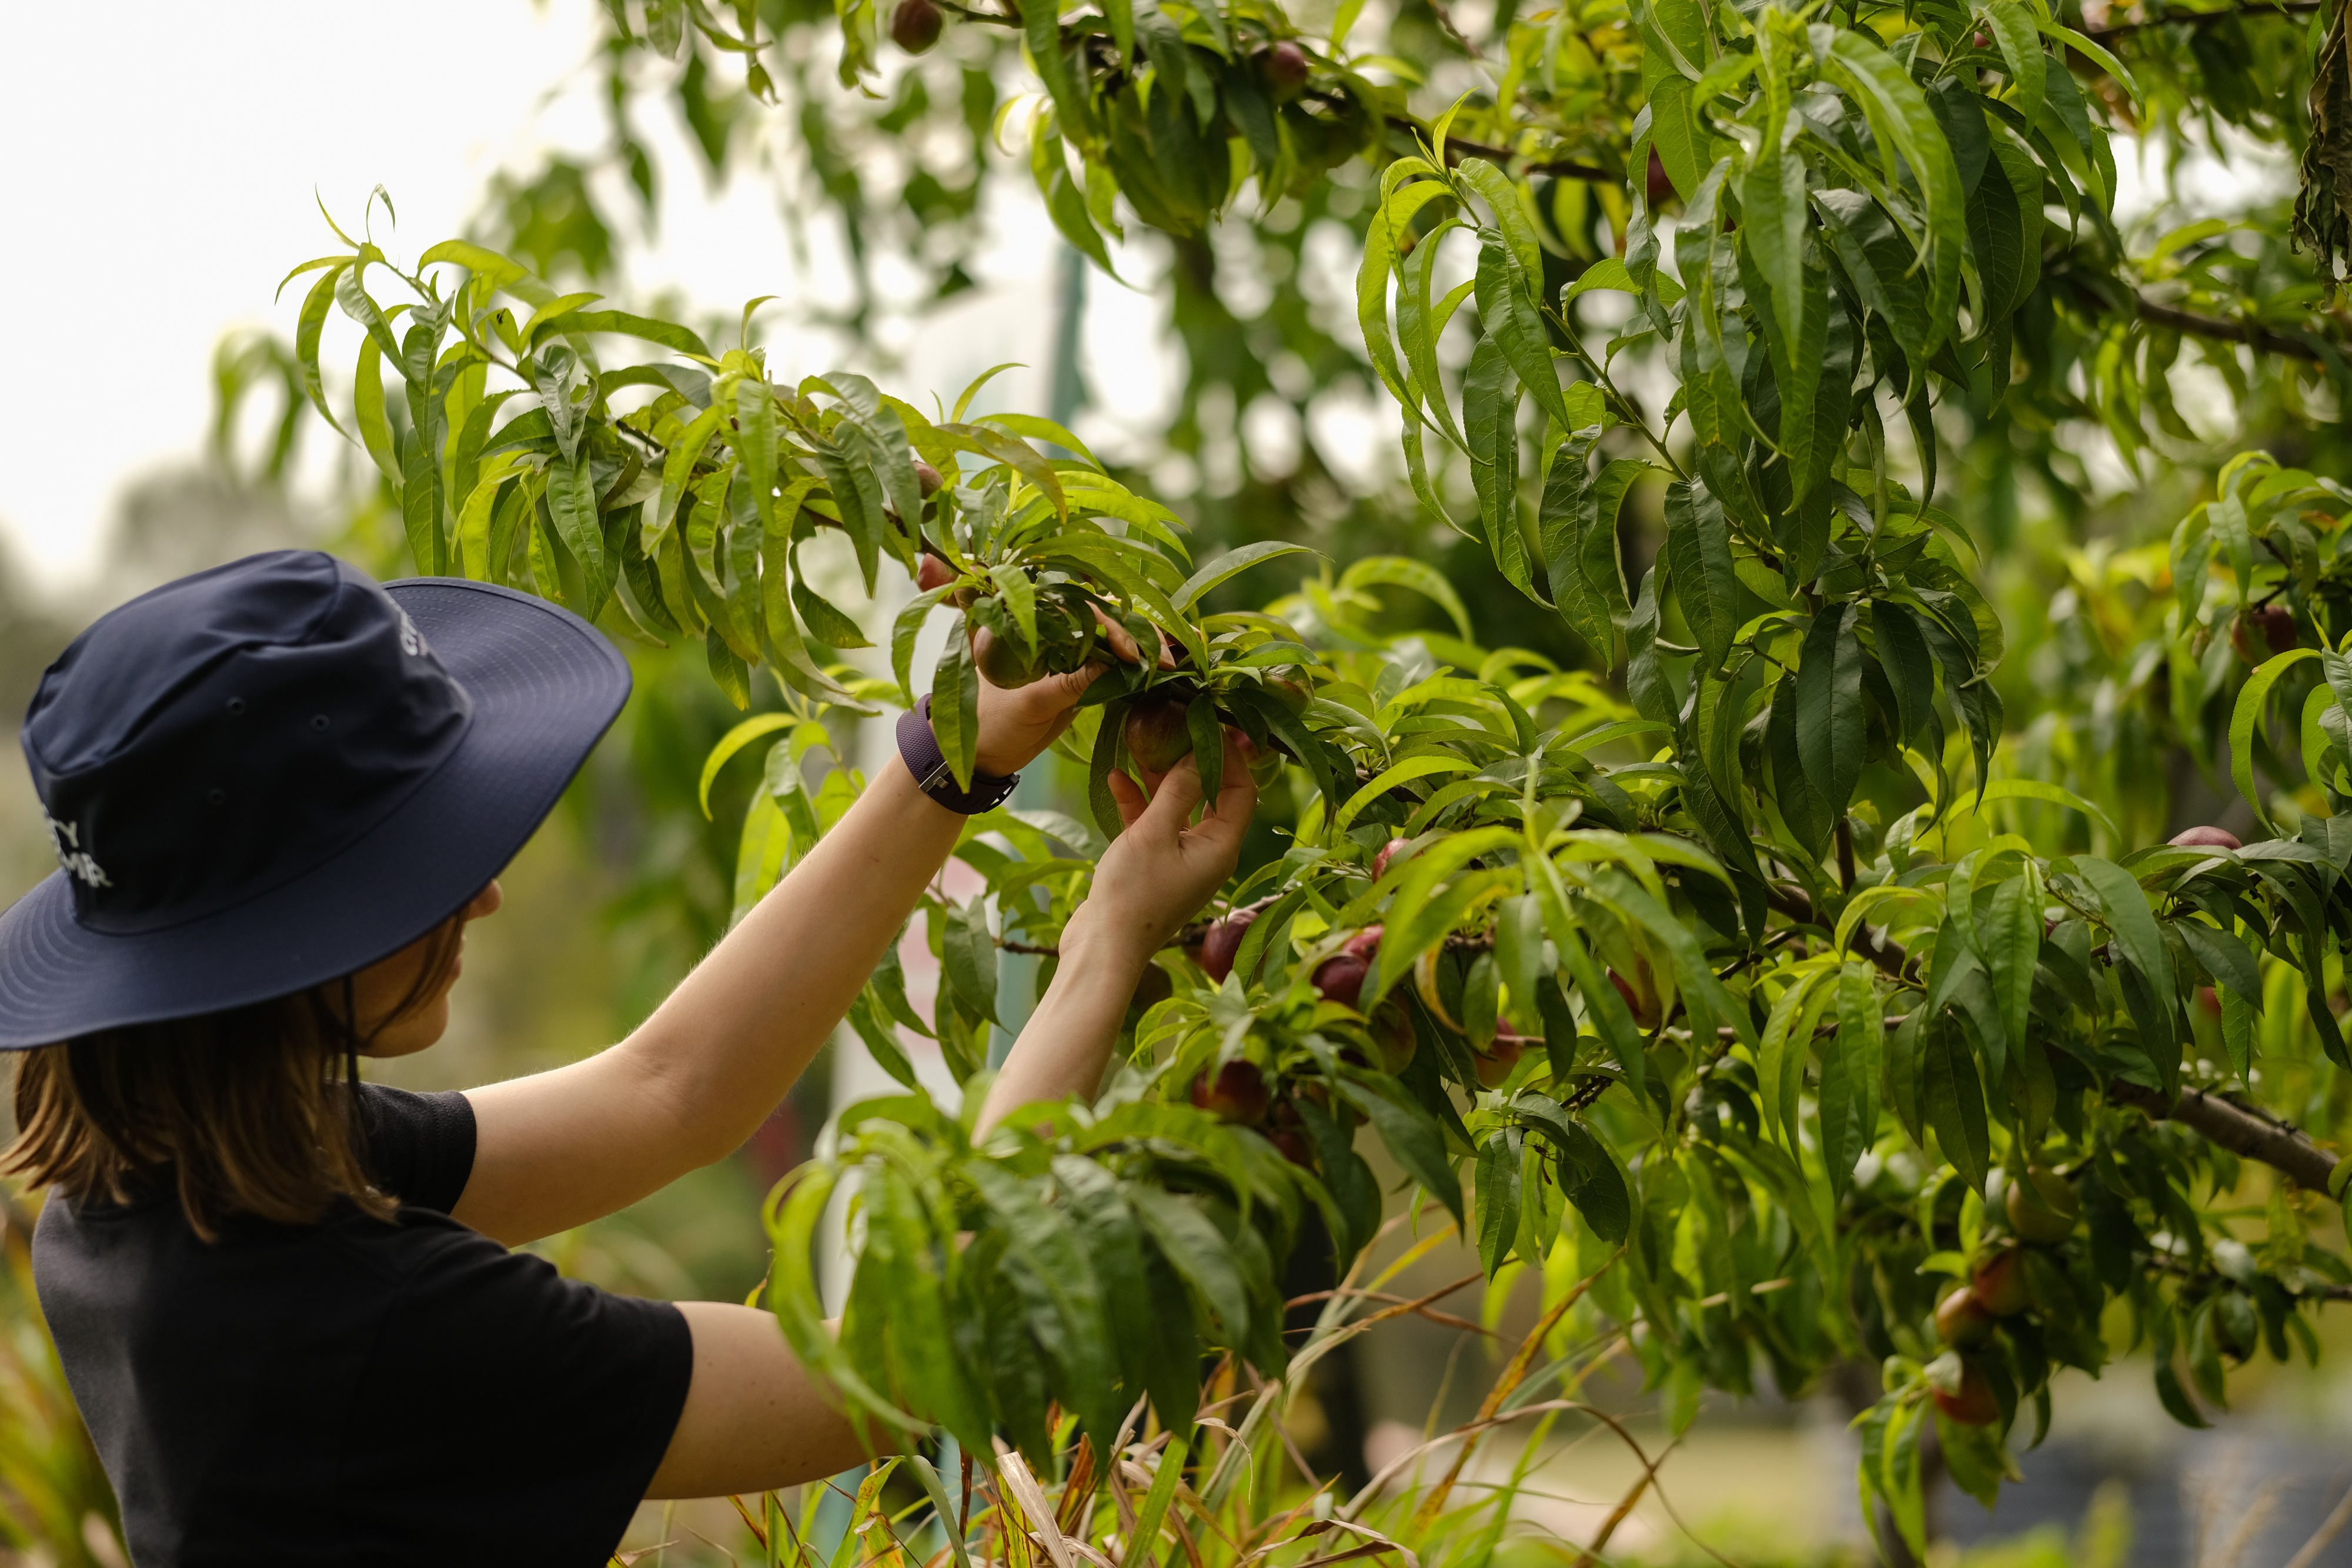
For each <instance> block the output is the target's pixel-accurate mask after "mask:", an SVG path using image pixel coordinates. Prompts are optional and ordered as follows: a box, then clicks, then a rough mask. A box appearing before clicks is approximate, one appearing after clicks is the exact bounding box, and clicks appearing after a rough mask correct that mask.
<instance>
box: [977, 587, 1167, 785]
mask: <svg viewBox="0 0 2352 1568" xmlns="http://www.w3.org/2000/svg"><path fill="white" fill-rule="evenodd" d="M1095 619H1096V620H1097V622H1101V624H1102V628H1103V640H1104V641H1105V642H1106V643H1108V644H1109V646H1110V651H1111V652H1112V653H1116V654H1117V655H1118V657H1119V658H1120V659H1122V660H1124V661H1125V662H1127V663H1128V664H1139V663H1141V661H1142V653H1141V650H1139V649H1138V648H1137V647H1136V645H1135V639H1134V638H1132V637H1130V636H1129V635H1128V634H1127V629H1126V628H1125V627H1123V626H1121V625H1120V624H1119V623H1118V622H1116V621H1113V620H1111V619H1110V618H1109V617H1108V616H1107V615H1105V614H1104V613H1103V612H1102V611H1101V610H1100V609H1097V610H1096V611H1095ZM995 636H996V633H995V632H991V631H990V630H988V628H986V627H984V626H983V627H982V628H980V630H979V631H977V632H974V633H973V635H972V643H971V652H972V657H973V658H974V659H975V660H977V659H979V658H980V657H981V656H982V654H984V653H987V652H988V645H989V643H990V642H992V640H994V638H995ZM1167 641H1168V639H1167V636H1166V634H1165V633H1162V634H1161V637H1160V668H1161V669H1163V670H1166V669H1173V668H1174V667H1175V664H1176V661H1175V658H1174V656H1173V655H1172V654H1171V653H1169V651H1168V647H1167ZM1108 668H1109V666H1108V664H1103V663H1101V662H1100V661H1097V662H1095V663H1092V664H1084V665H1081V666H1080V667H1079V668H1077V669H1075V670H1073V671H1071V672H1070V673H1069V674H1066V675H1045V676H1041V677H1040V678H1038V679H1036V680H1034V681H1032V682H1030V683H1029V684H1028V685H1025V686H1016V687H1013V688H1012V689H1011V690H1007V689H1006V688H1004V687H1003V686H1000V685H996V684H995V683H994V682H992V681H991V680H990V679H989V678H988V677H987V676H986V675H985V674H983V675H982V676H981V677H980V745H979V747H978V748H977V749H976V751H975V752H974V754H973V758H972V766H973V767H975V768H978V769H979V770H980V771H981V772H982V773H988V774H993V775H994V776H995V777H997V778H999V779H1002V778H1003V777H1004V776H1005V775H1006V774H1008V773H1018V772H1020V771H1021V769H1023V768H1026V767H1028V766H1029V764H1030V763H1031V762H1032V761H1034V760H1035V758H1037V756H1038V755H1039V754H1040V753H1042V752H1043V751H1044V750H1045V748H1046V747H1049V746H1051V745H1053V744H1054V740H1055V737H1057V736H1059V735H1060V734H1061V733H1062V731H1064V730H1066V729H1067V728H1069V727H1070V720H1071V719H1072V718H1073V717H1074V716H1076V713H1077V708H1078V699H1079V698H1080V697H1081V696H1084V695H1086V690H1087V687H1088V686H1090V685H1094V683H1095V677H1097V675H1100V674H1102V673H1103V671H1105V670H1106V669H1108Z"/></svg>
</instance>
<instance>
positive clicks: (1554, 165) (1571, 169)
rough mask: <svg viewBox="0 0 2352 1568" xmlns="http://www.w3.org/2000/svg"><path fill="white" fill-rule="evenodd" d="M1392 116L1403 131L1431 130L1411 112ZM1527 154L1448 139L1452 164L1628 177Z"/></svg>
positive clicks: (1558, 175) (1603, 181) (1611, 180)
mask: <svg viewBox="0 0 2352 1568" xmlns="http://www.w3.org/2000/svg"><path fill="white" fill-rule="evenodd" d="M1388 119H1389V123H1390V124H1391V126H1393V127H1395V128H1396V129H1397V130H1399V131H1412V133H1413V134H1415V135H1416V136H1423V137H1426V136H1427V135H1428V134H1429V127H1427V126H1426V125H1423V123H1422V122H1421V121H1420V120H1415V119H1414V118H1413V117H1412V116H1411V115H1409V114H1391V115H1390V116H1389V117H1388ZM1526 157H1527V155H1526V154H1525V153H1522V152H1512V151H1510V150H1509V149H1508V148H1507V147H1490V146H1488V145H1487V144H1486V143H1485V142H1484V141H1464V140H1463V139H1462V138H1460V137H1458V136H1448V137H1447V138H1446V139H1445V163H1446V166H1447V167H1448V168H1451V167H1453V166H1454V164H1456V163H1459V162H1462V160H1463V159H1465V158H1484V159H1486V161H1487V162H1490V163H1502V164H1511V163H1517V165H1518V169H1519V172H1520V173H1522V174H1549V175H1551V176H1552V177H1554V178H1555V179H1560V180H1583V181H1586V182H1588V183H1591V184H1596V185H1614V184H1617V183H1620V182H1622V180H1623V178H1624V176H1623V175H1622V174H1612V173H1611V172H1609V171H1608V170H1606V169H1603V168H1601V167H1599V166H1597V165H1595V164H1591V163H1579V162H1573V161H1571V160H1567V159H1560V160H1555V161H1550V162H1526V161H1525V160H1526Z"/></svg>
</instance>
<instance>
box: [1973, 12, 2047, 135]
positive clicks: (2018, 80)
mask: <svg viewBox="0 0 2352 1568" xmlns="http://www.w3.org/2000/svg"><path fill="white" fill-rule="evenodd" d="M1978 15H1979V16H1982V17H1983V18H1984V22H1985V30H1986V31H1987V32H1989V33H1990V34H1991V35H1992V37H1993V41H1994V42H1995V43H1996V44H1998V45H1999V46H2000V57H2001V59H2002V61H2003V62H2004V63H2006V64H2007V66H2008V67H2009V79H2010V82H2011V85H2013V86H2014V87H2015V88H2016V89H2017V97H2016V99H2015V102H2016V104H2017V111H2018V112H2019V113H2020V114H2021V115H2023V116H2024V117H2025V119H2026V122H2027V123H2028V124H2031V123H2032V121H2033V120H2036V119H2038V118H2040V116H2041V113H2042V83H2043V80H2044V78H2045V77H2046V75H2047V73H2048V69H2049V57H2048V56H2046V55H2044V54H2043V53H2042V37H2041V35H2040V33H2039V31H2038V30H2037V29H2036V28H2035V27H2034V25H2033V20H2032V17H2031V16H2028V15H2027V14H2026V9H2025V7H2024V6H2022V5H2018V4H2017V3H2016V0H1987V3H1986V5H1984V7H1983V8H1982V9H1981V10H1980V11H1979V13H1978Z"/></svg>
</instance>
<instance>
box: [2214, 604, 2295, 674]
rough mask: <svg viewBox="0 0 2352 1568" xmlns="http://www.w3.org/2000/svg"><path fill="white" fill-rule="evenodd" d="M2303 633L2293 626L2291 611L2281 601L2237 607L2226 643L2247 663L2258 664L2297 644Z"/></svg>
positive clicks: (2292, 613)
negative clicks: (2243, 608)
mask: <svg viewBox="0 0 2352 1568" xmlns="http://www.w3.org/2000/svg"><path fill="white" fill-rule="evenodd" d="M2302 642H2303V633H2302V632H2300V631H2298V630H2297V629H2296V628H2295V624H2294V612H2293V611H2292V610H2289V609H2287V608H2286V607H2285V606H2284V605H2283V604H2265V605H2263V607H2262V608H2261V609H2259V610H2241V611H2239V612H2238V618H2237V619H2236V620H2235V621H2232V622H2231V623H2230V646H2231V647H2232V648H2234V649H2236V650H2237V651H2238V657H2240V658H2241V659H2243V660H2244V661H2245V662H2246V663H2248V664H2261V663H2263V661H2264V660H2266V659H2269V658H2272V657H2273V656H2274V655H2276V654H2279V653H2285V652H2286V651H2287V650H2288V649H2290V648H2294V647H2296V646H2299V645H2300V644H2301V643H2302Z"/></svg>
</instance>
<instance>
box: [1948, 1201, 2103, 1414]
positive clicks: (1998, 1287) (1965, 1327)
mask: <svg viewBox="0 0 2352 1568" xmlns="http://www.w3.org/2000/svg"><path fill="white" fill-rule="evenodd" d="M2008 1188H2009V1189H2008V1192H2007V1193H2006V1194H2005V1195H2004V1197H2003V1202H2002V1207H2003V1208H2004V1209H2005V1210H2006V1212H2007V1214H2008V1217H2009V1228H2010V1230H2011V1232H2012V1233H2013V1234H2014V1236H2015V1238H2016V1241H2015V1244H2011V1245H2002V1246H1998V1247H1994V1248H1991V1249H1988V1250H1987V1251H1986V1252H1985V1253H1984V1254H1983V1255H1982V1256H1980V1257H1979V1259H1978V1260H1977V1263H1976V1266H1975V1267H1974V1268H1973V1269H1971V1270H1969V1279H1968V1282H1967V1283H1966V1284H1964V1285H1962V1286H1960V1287H1959V1289H1958V1290H1956V1291H1952V1292H1951V1294H1949V1295H1948V1296H1946V1297H1945V1298H1944V1299H1943V1301H1940V1302H1938V1303H1937V1307H1936V1337H1937V1338H1938V1339H1940V1340H1942V1341H1943V1342H1944V1343H1946V1344H1948V1345H1949V1346H1951V1347H1952V1350H1953V1351H1954V1352H1955V1353H1957V1356H1958V1362H1959V1373H1958V1378H1957V1380H1953V1381H1950V1383H1949V1385H1948V1386H1947V1384H1946V1383H1945V1382H1941V1381H1939V1382H1935V1383H1932V1384H1931V1385H1930V1393H1931V1395H1932V1396H1933V1397H1934V1399H1935V1401H1936V1407H1937V1409H1938V1410H1941V1411H1942V1412H1943V1413H1944V1414H1945V1415H1946V1416H1948V1417H1949V1418H1951V1419H1952V1420H1954V1421H1958V1422H1960V1423H1961V1424H1962V1425H1964V1426H1969V1427H1989V1426H1990V1425H1991V1424H1992V1423H1993V1422H1994V1421H1996V1420H1998V1419H2000V1401H1999V1400H1997V1399H1996V1398H1995V1397H1994V1396H1993V1391H1992V1385H1991V1384H1990V1382H1989V1381H1988V1380H1987V1379H1986V1377H1985V1375H1984V1373H1983V1371H1982V1370H1981V1369H1980V1368H1979V1366H1978V1365H1977V1364H1976V1362H1975V1361H1974V1360H1973V1359H1971V1357H1970V1356H1969V1352H1971V1351H1973V1350H1976V1349H1978V1348H1979V1346H1981V1345H1983V1344H1985V1343H1987V1342H1988V1341H1990V1339H1991V1338H1992V1336H1993V1334H1994V1333H1995V1332H1996V1331H1998V1330H1999V1329H2000V1325H2001V1322H2002V1320H2004V1319H2007V1318H2013V1317H2016V1316H2017V1315H2018V1314H2019V1313H2021V1312H2025V1311H2027V1310H2028V1309H2029V1308H2031V1307H2032V1305H2033V1291H2032V1286H2031V1285H2030V1284H2029V1283H2028V1282H2027V1280H2026V1262H2025V1249H2026V1248H2027V1247H2055V1246H2057V1245H2058V1244H2059V1243H2060V1242H2062V1241H2064V1240H2065V1239H2067V1238H2068V1237H2070V1236H2072V1235H2074V1221H2075V1220H2076V1218H2078V1217H2079V1216H2080V1215H2081V1213H2082V1200H2081V1199H2080V1198H2079V1197H2076V1196H2075V1194H2074V1184H2073V1183H2071V1182H2069V1181H2068V1180H2067V1179H2066V1178H2065V1177H2064V1176H2061V1175H2060V1174H2059V1173H2058V1172H2056V1171H2054V1170H2052V1169H2051V1168H2050V1167H2049V1166H2040V1165H2029V1166H2026V1167H2025V1176H2024V1179H2023V1180H2012V1181H2011V1182H2010V1183H2009V1184H2008Z"/></svg>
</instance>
